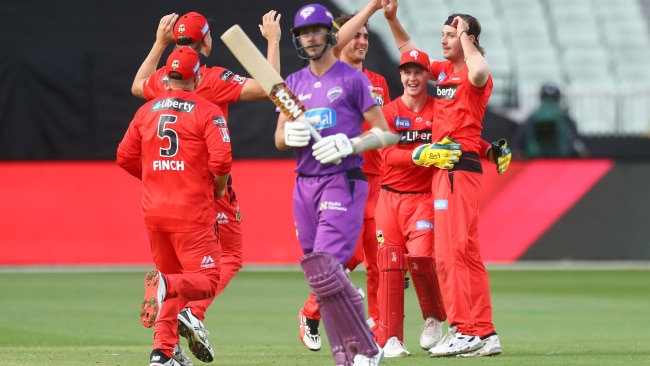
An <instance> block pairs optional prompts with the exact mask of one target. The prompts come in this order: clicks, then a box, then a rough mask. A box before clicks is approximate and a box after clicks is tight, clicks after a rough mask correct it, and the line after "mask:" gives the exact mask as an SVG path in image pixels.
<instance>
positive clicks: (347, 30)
mask: <svg viewBox="0 0 650 366" xmlns="http://www.w3.org/2000/svg"><path fill="white" fill-rule="evenodd" d="M381 7H382V6H381V0H370V2H368V4H366V6H364V7H363V9H361V10H360V11H359V12H358V13H356V14H355V15H354V16H353V17H352V18H350V20H348V21H347V22H345V24H343V25H341V24H336V23H334V24H333V25H334V28H336V29H337V32H336V45H335V46H334V47H333V48H332V50H333V51H334V56H336V58H340V54H341V51H342V50H343V48H344V47H345V45H347V44H348V43H349V42H350V41H351V40H352V39H353V38H354V35H355V34H357V32H358V31H359V28H361V27H363V26H365V25H366V23H367V22H368V19H370V17H371V16H372V15H373V14H374V13H375V12H376V11H377V10H379V9H381Z"/></svg>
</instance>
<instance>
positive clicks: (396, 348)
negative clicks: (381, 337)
mask: <svg viewBox="0 0 650 366" xmlns="http://www.w3.org/2000/svg"><path fill="white" fill-rule="evenodd" d="M410 354H411V353H410V352H409V351H408V350H407V349H406V346H405V345H404V343H402V341H400V340H399V338H397V337H390V338H388V340H387V341H386V345H384V357H386V358H397V357H408V356H409V355H410Z"/></svg>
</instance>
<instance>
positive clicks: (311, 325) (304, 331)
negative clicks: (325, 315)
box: [298, 309, 321, 352]
mask: <svg viewBox="0 0 650 366" xmlns="http://www.w3.org/2000/svg"><path fill="white" fill-rule="evenodd" d="M298 322H299V323H300V331H299V332H298V335H299V336H300V341H301V342H302V344H304V345H305V347H307V349H308V350H310V351H314V352H316V351H320V348H321V339H320V333H319V331H318V324H319V323H320V322H319V321H318V320H316V319H309V318H307V317H306V316H305V314H303V312H302V309H300V311H299V312H298Z"/></svg>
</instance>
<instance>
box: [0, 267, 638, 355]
mask: <svg viewBox="0 0 650 366" xmlns="http://www.w3.org/2000/svg"><path fill="white" fill-rule="evenodd" d="M138 270H139V269H138ZM144 273H145V271H144V270H141V271H140V270H139V271H138V272H131V271H129V272H100V273H97V272H95V273H93V272H91V273H83V272H81V273H61V272H54V273H6V272H5V273H0V354H1V355H0V365H7V366H32V365H45V364H47V365H71V366H81V365H83V366H88V365H102V366H103V365H106V366H135V365H138V366H142V365H148V356H149V353H150V351H151V343H152V339H153V331H152V330H151V329H146V328H144V327H142V325H140V322H139V320H138V306H139V303H140V301H141V296H142V278H143V276H144ZM364 276H365V272H363V271H360V272H354V273H353V274H352V278H353V280H354V282H355V283H356V284H357V285H360V286H363V287H365V285H364V279H363V278H364ZM490 276H491V277H490V278H491V283H492V300H493V305H494V321H495V324H496V327H497V331H498V332H499V337H500V339H501V344H502V346H503V348H504V353H503V354H502V355H500V356H497V357H491V358H480V359H459V358H444V359H431V358H429V357H427V355H426V352H425V351H422V350H420V349H419V347H418V337H419V326H420V325H421V324H422V319H421V316H420V312H419V310H418V307H417V304H416V300H415V294H414V290H413V288H410V289H408V290H407V292H406V304H405V309H406V319H405V330H404V335H405V344H406V346H407V347H408V348H409V350H410V351H411V354H412V355H411V357H409V358H408V359H385V360H384V362H383V363H382V365H408V366H411V365H415V366H417V365H431V364H437V365H449V364H460V365H479V364H480V365H497V364H498V365H607V366H616V365H642V364H650V341H649V340H650V270H648V269H629V270H624V269H610V270H519V269H499V268H497V269H490ZM308 290H309V289H308V287H307V285H306V283H305V280H304V277H303V275H302V273H301V272H299V271H297V270H290V269H289V270H286V271H259V270H250V269H247V270H244V271H242V272H240V273H239V274H238V275H237V276H236V277H235V279H234V280H233V282H232V283H231V284H230V286H229V287H228V289H226V291H225V292H224V293H223V294H222V295H221V296H220V297H219V298H217V299H216V300H215V302H214V304H213V306H212V307H211V308H210V310H209V311H208V314H207V319H206V321H205V326H206V328H207V329H208V330H210V336H209V339H210V342H211V343H212V345H213V347H214V349H215V352H216V359H215V361H214V362H213V363H212V364H213V365H255V366H259V365H277V366H289V365H296V366H298V365H316V366H319V365H326V366H331V365H333V361H332V357H331V354H330V352H329V346H328V345H327V342H324V344H323V349H322V350H321V351H320V352H310V351H308V350H306V349H305V348H304V347H303V346H302V344H301V343H300V341H299V340H298V335H297V332H298V324H297V311H298V309H299V308H300V307H301V306H302V303H303V302H304V300H305V298H306V296H307V294H308ZM182 345H183V346H186V345H187V342H186V341H185V339H182ZM185 348H187V347H185ZM187 352H188V354H189V350H187ZM194 362H195V364H196V365H201V364H203V363H201V362H200V361H197V360H196V359H194Z"/></svg>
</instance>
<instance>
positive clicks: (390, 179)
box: [379, 96, 438, 192]
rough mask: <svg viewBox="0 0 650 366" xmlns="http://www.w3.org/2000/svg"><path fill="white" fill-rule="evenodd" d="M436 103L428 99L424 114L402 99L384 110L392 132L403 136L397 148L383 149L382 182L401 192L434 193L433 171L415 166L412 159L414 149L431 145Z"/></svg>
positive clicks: (395, 146)
mask: <svg viewBox="0 0 650 366" xmlns="http://www.w3.org/2000/svg"><path fill="white" fill-rule="evenodd" d="M437 102H438V101H436V100H435V99H434V98H433V97H431V96H427V103H426V104H425V105H424V107H423V108H422V110H421V111H419V112H414V111H412V110H411V109H409V108H408V107H407V106H406V105H405V104H404V102H403V101H402V98H401V97H400V98H395V100H393V101H392V102H390V103H388V104H386V105H385V106H384V107H383V108H382V112H383V113H384V117H385V118H386V122H388V127H389V128H390V130H391V131H394V132H396V133H397V134H399V135H400V140H399V142H398V143H397V145H393V146H388V147H385V148H383V149H381V156H382V158H383V167H382V169H383V172H382V176H381V180H380V183H379V184H381V185H382V186H384V185H386V186H388V187H390V188H391V189H394V190H396V191H399V192H430V191H431V179H432V174H433V168H427V167H425V166H420V165H415V164H414V163H413V160H412V158H411V154H412V153H413V149H414V148H415V147H417V146H420V145H423V144H428V143H430V142H431V126H432V125H433V123H435V122H434V116H435V113H434V109H435V104H436V103H437Z"/></svg>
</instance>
